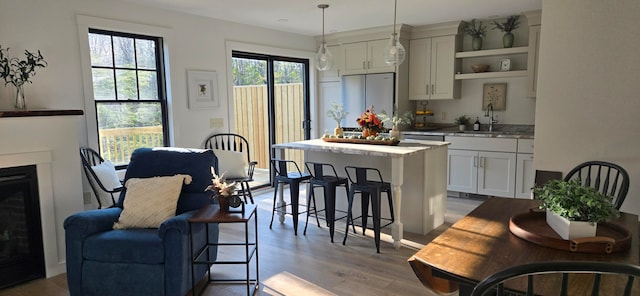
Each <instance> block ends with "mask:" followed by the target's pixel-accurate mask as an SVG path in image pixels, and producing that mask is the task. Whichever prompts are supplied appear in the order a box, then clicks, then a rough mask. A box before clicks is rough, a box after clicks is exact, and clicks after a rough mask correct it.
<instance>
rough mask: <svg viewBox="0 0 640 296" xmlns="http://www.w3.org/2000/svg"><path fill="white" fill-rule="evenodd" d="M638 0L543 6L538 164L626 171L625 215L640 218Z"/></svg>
mask: <svg viewBox="0 0 640 296" xmlns="http://www.w3.org/2000/svg"><path fill="white" fill-rule="evenodd" d="M639 12H640V1H637V0H617V1H600V0H563V1H555V0H554V1H544V2H543V7H542V30H541V40H540V64H539V76H538V98H537V104H536V130H535V133H536V137H535V151H534V152H535V167H536V169H542V170H555V171H562V172H564V173H565V174H566V173H567V172H568V171H569V170H570V169H571V168H572V167H574V166H575V165H577V164H579V163H581V162H583V161H587V160H604V161H611V162H614V163H617V164H619V165H621V166H622V167H624V168H625V169H626V170H627V172H628V173H629V175H630V177H631V188H630V190H629V193H628V195H627V199H626V201H625V203H624V204H623V206H622V210H623V211H627V212H632V213H635V214H640V196H639V195H640V140H639V139H640V115H638V112H639V110H640V76H638V69H640V54H639V51H638V50H639V49H640V34H638V30H637V28H638V27H639V26H640V17H639V14H638V13H639Z"/></svg>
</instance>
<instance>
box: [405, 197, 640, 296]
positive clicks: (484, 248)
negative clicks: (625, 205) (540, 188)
mask: <svg viewBox="0 0 640 296" xmlns="http://www.w3.org/2000/svg"><path fill="white" fill-rule="evenodd" d="M538 205H539V202H538V201H537V200H527V199H514V198H498V197H492V198H488V199H487V200H486V201H485V202H483V203H482V204H481V205H480V206H478V207H477V208H476V209H475V210H473V211H472V212H471V213H469V214H468V215H466V216H465V217H463V218H462V219H460V220H459V221H457V222H456V223H455V224H453V225H452V226H451V227H450V228H448V229H447V230H445V231H444V232H443V233H442V234H440V235H439V236H437V237H436V238H435V239H434V240H433V241H431V242H430V243H428V244H427V245H425V246H424V247H423V248H422V249H421V250H420V251H418V252H417V253H415V254H414V255H413V256H412V257H411V258H409V260H408V261H409V264H410V265H411V267H412V268H413V270H414V272H415V274H416V276H417V277H418V278H419V279H420V281H421V282H422V284H423V285H424V286H426V287H427V288H429V289H431V290H434V291H435V292H438V293H451V292H454V291H456V290H457V291H459V295H461V296H462V295H469V294H470V293H471V291H472V290H473V287H474V286H475V285H476V284H477V283H478V282H480V281H481V280H482V279H484V278H486V277H487V276H489V275H491V274H493V273H495V272H498V271H500V270H503V269H506V268H508V267H512V266H517V265H522V264H526V263H534V262H543V261H604V262H622V263H630V264H635V265H638V264H639V251H640V249H639V244H638V236H639V228H638V216H637V215H634V214H629V213H621V214H620V217H619V218H617V219H615V220H613V221H610V223H615V224H618V225H620V226H622V227H624V228H626V229H627V230H628V231H629V233H630V235H631V244H630V247H629V248H628V249H627V250H625V251H621V252H614V253H610V254H606V253H595V254H594V253H581V252H571V251H569V250H560V249H555V248H550V247H547V246H543V245H539V244H535V243H532V242H530V241H528V240H525V239H522V238H520V237H518V236H516V235H514V234H513V233H511V232H510V230H509V220H510V218H511V217H512V216H514V215H517V214H521V213H527V212H529V211H530V210H531V209H535V208H537V207H538ZM574 285H576V284H574ZM636 288H637V287H636ZM574 295H576V294H574Z"/></svg>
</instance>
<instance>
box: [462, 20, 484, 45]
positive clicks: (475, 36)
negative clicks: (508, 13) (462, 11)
mask: <svg viewBox="0 0 640 296" xmlns="http://www.w3.org/2000/svg"><path fill="white" fill-rule="evenodd" d="M462 25H463V29H462V30H463V31H464V33H465V34H467V35H469V36H471V38H472V39H471V46H472V48H473V50H481V49H482V37H484V35H486V34H487V27H486V26H485V25H483V24H482V22H481V21H476V20H475V19H472V20H471V21H470V22H464V21H463V22H462Z"/></svg>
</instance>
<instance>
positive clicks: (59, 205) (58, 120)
mask: <svg viewBox="0 0 640 296" xmlns="http://www.w3.org/2000/svg"><path fill="white" fill-rule="evenodd" d="M22 112H27V113H28V114H27V115H24V113H22V114H23V115H20V114H21V113H17V112H9V113H8V112H5V111H0V139H2V140H1V141H0V168H6V167H16V166H24V165H36V168H37V174H38V192H39V195H40V215H41V225H42V240H43V246H44V256H45V268H46V276H47V277H52V276H55V275H58V274H61V273H64V272H65V271H66V265H65V261H66V254H65V240H64V227H63V223H64V219H65V218H66V217H68V216H69V215H71V214H73V213H76V212H80V211H83V210H84V202H83V198H82V175H81V169H82V168H81V165H80V158H79V157H80V156H79V154H78V148H79V140H78V126H79V125H80V123H81V120H82V117H80V116H76V115H81V114H82V111H80V112H79V114H78V112H77V110H76V111H74V112H73V113H71V114H70V113H69V112H62V113H56V112H55V111H49V110H47V111H22ZM36 112H37V113H36ZM7 114H9V115H11V116H7ZM16 114H17V115H19V116H14V115H16Z"/></svg>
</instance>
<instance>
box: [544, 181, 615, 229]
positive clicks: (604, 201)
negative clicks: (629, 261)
mask: <svg viewBox="0 0 640 296" xmlns="http://www.w3.org/2000/svg"><path fill="white" fill-rule="evenodd" d="M533 195H534V198H535V199H537V200H539V201H540V209H543V210H546V211H547V224H549V226H550V227H551V228H552V229H553V230H554V231H555V232H556V233H558V235H560V236H561V237H562V238H563V239H566V240H572V239H576V238H581V237H593V236H595V235H596V227H597V223H598V222H606V221H609V220H611V219H612V218H617V217H619V216H620V213H619V212H618V210H616V208H615V207H614V205H613V203H612V202H611V197H609V196H606V195H604V194H602V193H600V192H598V191H597V190H595V189H593V188H591V187H588V186H584V185H582V184H580V181H579V180H570V181H564V180H551V181H549V182H548V183H547V184H545V185H544V186H542V187H534V188H533Z"/></svg>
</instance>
